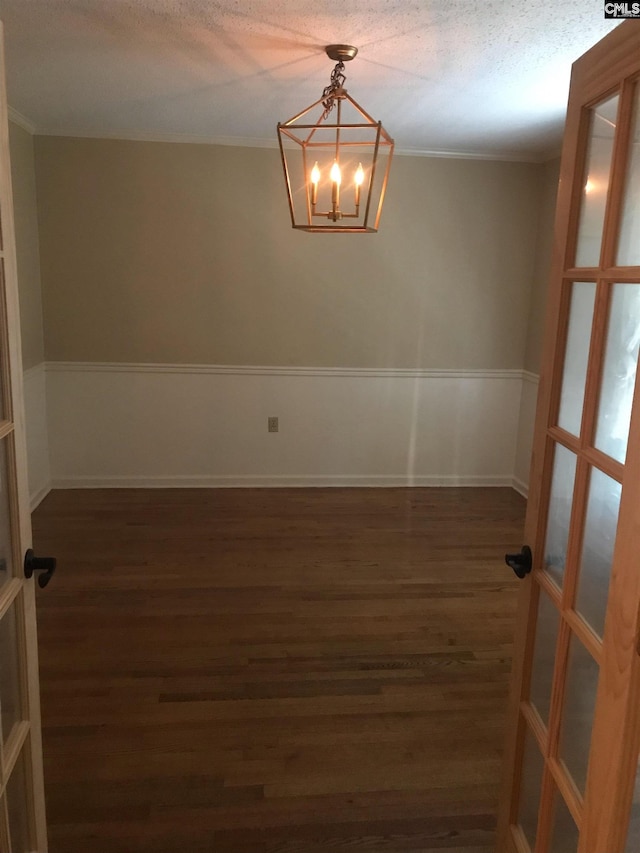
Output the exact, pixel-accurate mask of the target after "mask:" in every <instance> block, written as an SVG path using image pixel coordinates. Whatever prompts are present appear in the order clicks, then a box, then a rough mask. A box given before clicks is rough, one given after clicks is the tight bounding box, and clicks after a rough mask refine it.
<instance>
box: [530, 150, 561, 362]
mask: <svg viewBox="0 0 640 853" xmlns="http://www.w3.org/2000/svg"><path fill="white" fill-rule="evenodd" d="M542 168H543V175H542V194H541V199H540V213H539V224H538V245H537V249H536V264H535V271H534V276H533V287H532V288H531V303H530V305H529V324H528V328H527V346H526V349H525V357H524V368H525V370H529V371H531V373H539V372H540V358H541V355H542V339H543V335H544V317H545V308H546V304H547V289H548V285H549V272H550V268H551V249H552V245H553V225H554V219H555V213H556V196H557V194H558V180H559V178H560V160H559V159H557V160H550V161H549V162H548V163H545V165H544V166H543V167H542Z"/></svg>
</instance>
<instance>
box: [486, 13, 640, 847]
mask: <svg viewBox="0 0 640 853" xmlns="http://www.w3.org/2000/svg"><path fill="white" fill-rule="evenodd" d="M639 345H640V22H638V21H629V22H626V23H624V24H622V25H621V26H620V27H618V28H617V29H616V30H614V31H613V32H612V33H610V34H609V35H608V36H607V37H606V38H605V39H603V40H602V41H601V42H599V43H598V44H597V45H596V46H595V47H594V48H592V49H591V50H590V51H589V52H588V53H586V54H585V55H584V56H583V57H581V58H580V59H579V60H578V61H577V62H576V63H575V64H574V67H573V71H572V78H571V91H570V97H569V108H568V115H567V125H566V131H565V140H564V145H563V153H562V164H561V170H560V187H559V193H558V205H557V210H556V224H555V237H554V248H553V260H552V274H551V284H550V293H549V301H548V307H547V318H546V327H545V344H544V352H543V366H542V370H541V377H540V388H539V397H538V409H537V414H536V425H535V437H534V448H533V454H532V465H531V490H530V495H529V503H528V508H527V519H526V526H525V542H526V543H527V544H529V545H530V546H531V549H532V553H533V569H532V572H531V574H529V575H528V576H527V578H526V580H524V582H523V588H522V590H521V595H520V600H519V607H518V616H517V619H518V622H517V629H516V646H515V659H514V669H513V674H512V685H511V696H510V704H509V711H508V714H509V719H508V739H507V748H506V754H505V773H504V780H503V787H502V794H501V803H500V810H501V811H500V818H499V827H498V851H499V853H515V851H517V853H529V851H532V853H637V851H640V775H638V751H639V744H640V621H639V619H640V617H639V613H640V610H639V607H640V379H639V378H638V370H637V365H638V348H639Z"/></svg>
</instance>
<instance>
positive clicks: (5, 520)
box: [0, 439, 14, 587]
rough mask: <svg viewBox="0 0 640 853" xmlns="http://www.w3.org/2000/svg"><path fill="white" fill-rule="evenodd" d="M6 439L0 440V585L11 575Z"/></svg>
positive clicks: (11, 549)
mask: <svg viewBox="0 0 640 853" xmlns="http://www.w3.org/2000/svg"><path fill="white" fill-rule="evenodd" d="M7 461H8V460H7V439H4V441H0V587H2V586H3V585H4V584H5V583H6V582H7V581H8V580H9V579H10V578H11V576H12V575H13V569H14V567H13V547H12V539H11V533H12V530H11V511H10V508H9V507H10V491H11V490H10V482H11V481H10V478H9V467H8V464H7Z"/></svg>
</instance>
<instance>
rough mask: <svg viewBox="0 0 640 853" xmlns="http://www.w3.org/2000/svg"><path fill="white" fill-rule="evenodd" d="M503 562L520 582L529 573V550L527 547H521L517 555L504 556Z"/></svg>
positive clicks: (530, 561)
mask: <svg viewBox="0 0 640 853" xmlns="http://www.w3.org/2000/svg"><path fill="white" fill-rule="evenodd" d="M504 561H505V563H506V564H507V565H508V566H510V567H511V568H512V569H513V571H514V572H515V573H516V575H517V576H518V577H519V578H520V580H522V578H524V577H526V576H527V575H528V574H529V572H530V571H531V563H532V560H531V548H529V546H528V545H523V546H522V548H521V549H520V553H519V554H505V555H504Z"/></svg>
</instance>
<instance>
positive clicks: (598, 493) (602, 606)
mask: <svg viewBox="0 0 640 853" xmlns="http://www.w3.org/2000/svg"><path fill="white" fill-rule="evenodd" d="M621 492H622V486H621V485H620V483H618V482H616V481H615V480H612V479H611V477H607V475H606V474H603V473H602V471H598V470H597V469H595V468H594V469H593V470H592V471H591V478H590V483H589V498H588V502H587V515H586V522H585V531H584V538H583V543H582V556H581V561H580V575H579V579H578V595H577V600H576V610H577V611H578V612H579V613H580V615H581V616H583V617H584V619H585V620H586V621H587V622H588V623H589V625H590V626H591V627H592V628H593V630H594V631H595V632H596V633H597V634H599V636H602V635H603V633H604V615H605V612H606V609H607V598H608V595H609V579H610V577H611V563H612V561H613V546H614V544H615V539H616V528H617V526H618V510H619V508H620V494H621Z"/></svg>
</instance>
